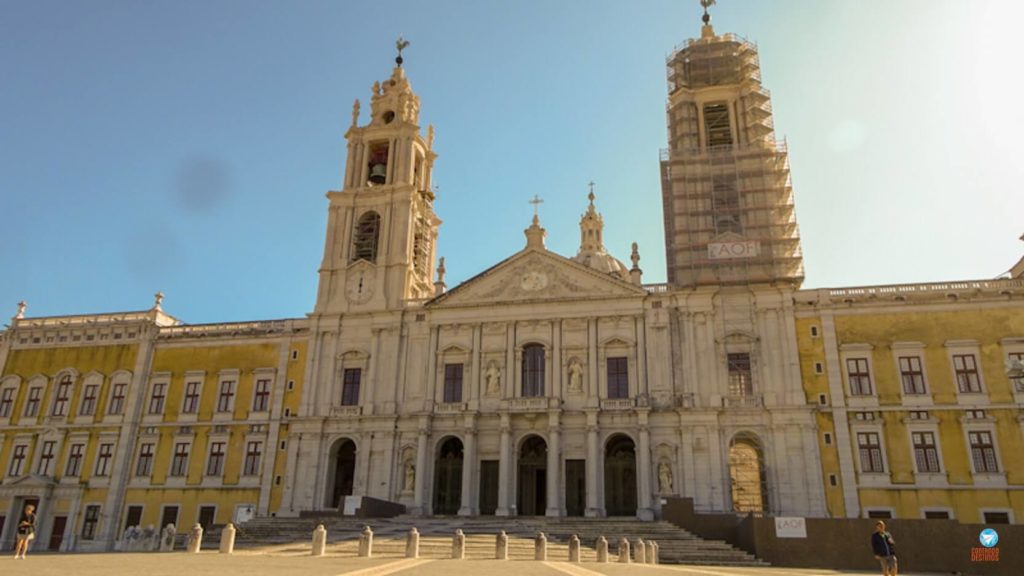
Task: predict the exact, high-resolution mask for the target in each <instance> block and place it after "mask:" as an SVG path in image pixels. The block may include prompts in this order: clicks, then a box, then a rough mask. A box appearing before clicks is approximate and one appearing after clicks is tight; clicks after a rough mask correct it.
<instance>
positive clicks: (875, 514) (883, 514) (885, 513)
mask: <svg viewBox="0 0 1024 576" xmlns="http://www.w3.org/2000/svg"><path fill="white" fill-rule="evenodd" d="M868 518H878V519H882V520H889V519H891V518H892V512H891V511H889V510H868Z"/></svg>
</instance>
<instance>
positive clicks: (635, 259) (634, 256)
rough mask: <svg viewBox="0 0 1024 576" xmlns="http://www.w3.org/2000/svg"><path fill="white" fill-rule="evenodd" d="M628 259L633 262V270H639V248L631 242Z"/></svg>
mask: <svg viewBox="0 0 1024 576" xmlns="http://www.w3.org/2000/svg"><path fill="white" fill-rule="evenodd" d="M629 259H630V260H631V261H632V262H633V269H634V270H636V269H638V268H640V246H639V245H638V244H637V243H636V242H633V253H632V254H630V255H629Z"/></svg>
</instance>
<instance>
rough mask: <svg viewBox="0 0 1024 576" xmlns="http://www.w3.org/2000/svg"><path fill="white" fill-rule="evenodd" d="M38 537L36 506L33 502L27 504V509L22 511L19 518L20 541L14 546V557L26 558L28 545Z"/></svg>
mask: <svg viewBox="0 0 1024 576" xmlns="http://www.w3.org/2000/svg"><path fill="white" fill-rule="evenodd" d="M35 537H36V507H35V506H33V505H31V504H26V505H25V511H24V512H22V513H21V519H20V520H18V543H17V545H15V547H14V558H15V559H18V558H21V559H24V558H25V553H26V552H28V545H29V543H30V542H32V540H34V539H35Z"/></svg>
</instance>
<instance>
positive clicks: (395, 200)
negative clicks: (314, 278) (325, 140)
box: [315, 39, 441, 314]
mask: <svg viewBox="0 0 1024 576" xmlns="http://www.w3.org/2000/svg"><path fill="white" fill-rule="evenodd" d="M408 45H409V43H408V42H406V41H404V40H401V39H399V41H398V43H397V47H398V57H397V58H395V64H396V65H395V68H394V69H393V70H392V72H391V77H390V78H388V79H387V80H385V81H383V82H374V83H373V89H372V95H371V97H370V117H369V119H368V122H367V123H366V124H362V125H361V124H360V105H359V100H356V101H355V104H353V106H352V125H351V127H350V128H349V129H348V131H347V132H346V133H345V139H346V140H347V141H348V158H347V159H346V162H345V176H344V182H343V188H342V190H341V191H331V192H328V193H327V198H328V199H329V200H330V208H329V214H328V219H327V240H326V243H325V245H324V258H323V261H322V263H321V265H320V286H319V289H318V291H317V302H316V309H315V312H316V313H320V314H324V313H340V312H349V311H358V310H366V311H371V310H380V309H396V308H400V307H401V306H402V302H403V301H404V300H408V299H415V298H426V297H430V296H432V295H433V294H434V285H433V281H432V278H431V270H433V268H434V265H435V257H436V256H435V245H436V242H437V232H438V227H439V226H440V224H441V221H440V220H439V219H438V218H437V216H436V215H435V214H434V209H433V202H434V194H433V192H432V191H431V181H430V175H431V170H432V168H433V164H434V159H435V158H436V157H437V155H436V154H434V152H433V150H432V148H433V140H434V129H433V127H432V126H431V127H428V129H427V133H426V136H425V137H424V135H422V134H421V132H420V126H419V116H420V100H419V98H418V97H417V96H416V94H415V93H413V91H412V86H411V85H410V84H409V80H408V78H406V76H405V69H404V68H402V50H403V49H404V48H405V47H407V46H408Z"/></svg>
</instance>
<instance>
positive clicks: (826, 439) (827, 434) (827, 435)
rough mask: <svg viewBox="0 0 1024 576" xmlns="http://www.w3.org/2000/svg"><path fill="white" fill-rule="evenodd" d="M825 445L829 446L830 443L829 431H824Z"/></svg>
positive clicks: (830, 434) (830, 435)
mask: <svg viewBox="0 0 1024 576" xmlns="http://www.w3.org/2000/svg"><path fill="white" fill-rule="evenodd" d="M825 445H826V446H831V445H832V433H831V432H825Z"/></svg>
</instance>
